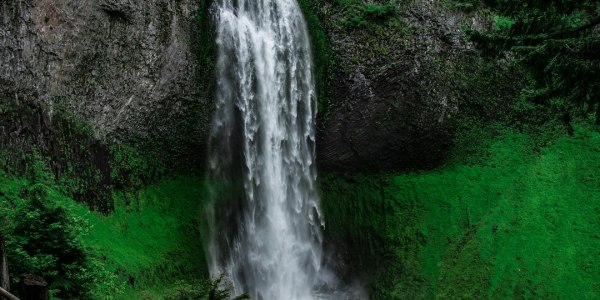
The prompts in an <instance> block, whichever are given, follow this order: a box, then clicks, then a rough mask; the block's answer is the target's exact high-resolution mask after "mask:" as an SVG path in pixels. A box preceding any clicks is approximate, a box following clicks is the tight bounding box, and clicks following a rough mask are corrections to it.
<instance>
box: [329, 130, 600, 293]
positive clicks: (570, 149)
mask: <svg viewBox="0 0 600 300" xmlns="http://www.w3.org/2000/svg"><path fill="white" fill-rule="evenodd" d="M482 145H483V147H486V149H485V151H483V152H485V153H486V159H485V160H483V161H481V160H479V162H478V163H475V164H473V163H470V164H465V163H458V162H456V163H451V164H450V165H448V166H446V167H444V168H442V169H439V170H434V171H427V172H415V173H408V174H397V175H393V174H390V175H371V176H351V177H345V178H344V176H343V175H339V174H327V175H325V176H324V178H323V180H322V190H323V193H322V194H323V202H324V203H323V209H324V213H325V217H326V221H327V231H328V234H329V235H330V236H331V237H332V238H333V239H334V240H338V241H342V242H343V243H345V245H346V246H347V248H348V249H349V250H347V251H349V252H350V253H351V254H352V255H351V256H350V257H351V259H353V261H357V262H359V264H358V267H359V269H361V270H362V271H363V273H368V275H365V277H366V278H367V284H369V285H370V286H371V289H370V291H371V297H372V299H400V298H402V299H414V298H435V297H438V298H446V299H456V298H466V299H467V298H468V299H476V298H488V297H489V298H514V297H516V298H560V299H571V298H573V297H575V295H576V298H579V299H593V298H594V297H595V296H597V295H598V294H599V293H600V286H599V282H600V277H599V275H598V274H600V263H599V262H598V249H600V239H599V238H598V234H597V232H600V217H599V216H600V214H599V212H600V134H598V133H597V132H592V131H588V130H585V129H582V128H576V133H575V135H574V136H572V137H568V136H562V137H560V138H557V139H556V140H554V141H553V142H552V143H550V145H549V146H546V147H544V148H542V149H541V150H539V151H535V150H533V149H535V147H534V146H535V143H534V142H533V139H532V137H531V136H529V135H526V134H520V133H516V132H514V131H511V130H505V131H504V132H502V133H501V134H500V136H498V137H497V138H493V139H492V140H490V141H489V142H487V143H482ZM457 161H458V160H457Z"/></svg>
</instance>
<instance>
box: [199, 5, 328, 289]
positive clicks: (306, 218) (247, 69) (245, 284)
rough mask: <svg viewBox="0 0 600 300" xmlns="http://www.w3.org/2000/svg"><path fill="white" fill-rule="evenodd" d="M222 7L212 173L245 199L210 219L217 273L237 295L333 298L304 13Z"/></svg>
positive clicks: (218, 12)
mask: <svg viewBox="0 0 600 300" xmlns="http://www.w3.org/2000/svg"><path fill="white" fill-rule="evenodd" d="M215 8H216V11H215V12H216V23H217V45H218V62H217V79H218V83H217V84H218V90H217V94H216V101H217V107H216V112H215V118H214V124H213V129H212V133H211V140H210V145H211V146H210V158H209V160H210V172H211V175H212V177H213V178H214V179H216V180H227V181H230V183H232V184H234V183H235V182H240V184H242V185H243V189H244V191H245V194H244V195H243V196H241V197H238V198H242V199H241V201H239V199H238V200H236V201H235V202H234V203H236V204H235V205H230V206H233V208H230V209H229V211H219V212H215V211H218V210H219V208H218V207H214V208H213V210H211V212H210V213H209V216H210V219H211V220H212V222H214V223H215V224H216V225H215V228H213V230H212V235H213V236H212V239H213V244H212V245H211V247H210V248H209V251H208V252H209V256H210V257H211V262H210V263H211V272H212V273H213V275H216V274H218V273H220V272H226V273H228V274H230V276H231V279H232V281H233V284H234V288H235V291H236V293H241V292H249V294H250V296H251V297H252V299H257V300H261V299H264V300H288V299H289V300H292V299H298V300H305V299H319V298H324V297H325V296H324V292H323V290H324V287H326V286H331V282H332V281H333V279H332V276H330V275H328V272H327V271H326V270H325V269H324V268H323V267H322V257H321V256H322V237H321V226H322V224H321V223H320V222H321V221H320V215H319V210H318V195H317V193H316V186H315V181H316V176H317V173H316V168H315V124H314V123H315V114H316V108H315V91H314V82H313V75H312V66H311V53H310V44H309V38H308V34H307V29H306V25H305V22H304V19H303V16H302V14H301V12H300V9H299V7H298V4H297V3H296V1H295V0H220V2H219V3H217V5H216V7H215ZM233 198H235V197H233ZM221 204H222V203H221ZM216 206H218V205H216ZM319 290H320V291H319ZM327 298H338V297H336V296H332V295H331V294H330V295H329V296H327Z"/></svg>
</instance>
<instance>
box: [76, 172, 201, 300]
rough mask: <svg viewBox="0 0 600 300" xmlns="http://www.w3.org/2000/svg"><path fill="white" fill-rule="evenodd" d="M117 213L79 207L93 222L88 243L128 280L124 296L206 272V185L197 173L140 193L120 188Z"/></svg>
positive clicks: (164, 287) (156, 290)
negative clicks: (204, 244)
mask: <svg viewBox="0 0 600 300" xmlns="http://www.w3.org/2000/svg"><path fill="white" fill-rule="evenodd" d="M114 198H115V203H116V209H115V212H114V213H112V214H110V215H108V216H105V215H102V214H98V213H91V212H89V211H87V209H86V208H84V207H82V208H81V213H82V214H85V215H86V216H87V217H88V218H89V222H90V224H91V225H92V229H91V230H90V233H89V235H87V236H86V237H85V240H84V243H85V244H87V245H88V246H90V247H92V248H93V249H94V250H95V252H97V253H101V254H102V256H103V257H105V259H106V263H107V265H108V268H109V269H110V270H112V271H114V272H115V273H116V274H118V275H119V277H120V278H121V279H122V280H123V281H125V282H127V287H128V289H127V290H126V292H125V294H124V295H123V298H124V299H132V297H134V298H135V297H138V296H142V295H144V294H146V295H149V294H152V295H161V294H163V293H166V292H167V291H168V290H169V288H171V287H172V286H173V284H175V282H177V281H178V280H182V279H185V280H189V281H194V280H199V279H203V278H206V277H207V269H206V262H205V258H204V251H203V247H202V240H201V234H200V232H201V226H203V224H202V220H203V218H202V216H203V213H202V206H203V205H204V202H203V201H202V199H206V197H205V189H204V184H203V182H202V181H200V180H198V179H196V178H176V179H170V180H164V181H162V182H160V183H158V184H156V185H151V186H148V187H146V188H145V189H143V190H140V191H138V192H137V193H116V194H115V195H114Z"/></svg>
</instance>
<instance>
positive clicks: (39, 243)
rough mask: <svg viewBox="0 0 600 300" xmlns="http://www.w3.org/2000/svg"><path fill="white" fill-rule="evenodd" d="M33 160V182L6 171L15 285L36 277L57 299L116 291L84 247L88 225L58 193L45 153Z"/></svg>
mask: <svg viewBox="0 0 600 300" xmlns="http://www.w3.org/2000/svg"><path fill="white" fill-rule="evenodd" d="M33 157H34V159H33V163H32V164H31V170H30V178H31V180H24V179H14V178H11V177H8V176H7V175H6V174H4V173H3V172H2V171H0V183H1V186H2V188H1V189H0V219H1V220H2V235H3V236H4V238H5V241H6V243H5V246H6V253H7V259H8V262H9V267H10V268H9V271H10V274H11V280H12V281H13V284H14V285H13V286H16V283H17V282H18V280H19V277H20V275H21V274H34V275H38V276H42V277H43V278H44V279H45V280H47V281H48V283H49V287H50V289H51V291H52V293H53V295H54V296H55V297H57V298H65V299H73V298H79V299H82V298H90V297H93V295H94V291H95V290H97V289H104V290H110V291H111V292H115V290H118V285H116V284H115V278H114V276H113V275H112V274H110V273H108V272H106V270H105V269H104V268H103V266H102V265H101V264H100V263H99V261H98V259H97V258H96V257H95V256H94V255H93V254H92V253H91V252H89V250H88V249H87V248H86V247H85V246H84V245H83V243H82V237H83V236H84V235H85V234H86V233H87V231H88V230H89V225H88V223H87V222H86V220H85V219H84V218H82V217H81V216H78V215H77V214H76V213H74V211H75V208H74V202H72V200H70V199H68V198H66V197H65V196H64V195H63V194H62V193H61V192H60V189H58V188H57V186H56V184H55V183H54V181H53V175H52V174H51V173H50V170H49V169H48V167H47V166H46V164H45V163H44V162H43V160H42V159H41V156H40V155H39V153H37V152H35V153H34V154H33Z"/></svg>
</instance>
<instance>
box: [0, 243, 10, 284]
mask: <svg viewBox="0 0 600 300" xmlns="http://www.w3.org/2000/svg"><path fill="white" fill-rule="evenodd" d="M0 287H1V288H3V289H5V290H7V291H9V290H10V280H9V278H8V262H7V261H6V253H5V252H4V237H2V236H0Z"/></svg>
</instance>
